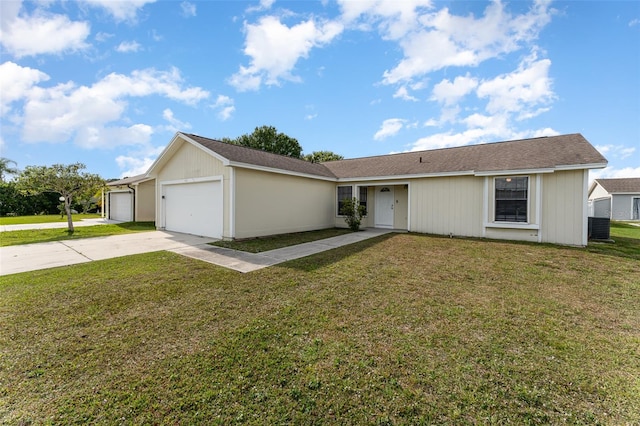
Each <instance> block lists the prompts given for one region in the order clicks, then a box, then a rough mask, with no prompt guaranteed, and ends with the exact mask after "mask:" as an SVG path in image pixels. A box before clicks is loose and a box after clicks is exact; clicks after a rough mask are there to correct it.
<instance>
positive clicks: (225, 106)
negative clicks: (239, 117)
mask: <svg viewBox="0 0 640 426" xmlns="http://www.w3.org/2000/svg"><path fill="white" fill-rule="evenodd" d="M211 107H212V108H213V109H217V110H218V118H219V119H220V120H222V121H227V120H228V119H230V118H231V116H232V115H233V113H234V112H235V110H236V107H235V106H234V101H233V99H231V98H230V97H228V96H224V95H218V97H217V98H216V102H215V103H214V104H213V105H211Z"/></svg>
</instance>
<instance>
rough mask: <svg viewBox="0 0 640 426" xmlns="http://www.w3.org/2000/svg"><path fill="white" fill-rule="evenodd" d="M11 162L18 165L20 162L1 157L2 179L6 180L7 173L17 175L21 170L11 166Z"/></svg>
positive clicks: (0, 173) (0, 175)
mask: <svg viewBox="0 0 640 426" xmlns="http://www.w3.org/2000/svg"><path fill="white" fill-rule="evenodd" d="M11 163H13V164H15V165H16V166H17V165H18V163H16V162H15V161H13V160H9V159H8V158H4V157H0V181H2V182H4V178H5V176H6V175H16V174H18V173H20V170H18V169H17V168H16V167H11Z"/></svg>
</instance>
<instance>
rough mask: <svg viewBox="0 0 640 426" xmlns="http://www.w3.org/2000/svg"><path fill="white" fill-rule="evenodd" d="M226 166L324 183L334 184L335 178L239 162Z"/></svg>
mask: <svg viewBox="0 0 640 426" xmlns="http://www.w3.org/2000/svg"><path fill="white" fill-rule="evenodd" d="M226 165H228V166H231V167H239V168H241V169H250V170H258V171H261V172H270V173H278V174H281V175H289V176H298V177H304V178H309V179H317V180H325V181H329V182H336V178H333V177H330V176H319V175H312V174H308V173H300V172H294V171H291V170H284V169H276V168H273V167H265V166H257V165H255V164H247V163H240V162H236V161H228V164H226Z"/></svg>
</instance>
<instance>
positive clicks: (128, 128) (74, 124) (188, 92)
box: [21, 68, 209, 148]
mask: <svg viewBox="0 0 640 426" xmlns="http://www.w3.org/2000/svg"><path fill="white" fill-rule="evenodd" d="M146 96H162V97H165V98H169V99H171V100H174V101H179V102H182V103H185V104H189V105H195V104H196V103H198V102H199V101H200V100H202V99H205V98H207V97H208V96H209V93H208V92H207V91H205V90H203V89H201V88H199V87H183V81H182V78H181V76H180V72H179V71H178V70H177V69H175V68H173V69H171V70H169V71H157V70H155V69H145V70H137V71H133V72H132V73H131V75H122V74H116V73H112V74H109V75H107V76H106V77H104V78H103V79H102V80H100V81H98V82H96V83H95V84H93V85H92V86H77V85H75V84H74V83H73V82H68V83H64V84H58V85H56V86H53V87H48V88H42V87H32V88H31V90H29V91H28V96H26V98H25V102H24V108H23V109H24V117H22V123H21V124H22V136H23V140H24V141H25V142H64V141H67V140H70V139H73V140H74V141H75V143H76V144H77V145H79V146H82V147H85V148H94V147H111V146H115V145H136V144H140V143H146V142H147V141H148V140H149V137H150V136H151V134H152V133H153V131H152V128H151V127H150V126H148V125H145V124H134V125H129V124H128V123H124V124H123V122H122V120H123V119H124V113H125V111H126V109H127V106H128V102H127V100H128V98H131V97H146Z"/></svg>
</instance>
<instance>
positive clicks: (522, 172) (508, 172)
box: [475, 169, 555, 176]
mask: <svg viewBox="0 0 640 426" xmlns="http://www.w3.org/2000/svg"><path fill="white" fill-rule="evenodd" d="M554 171H555V170H554V169H521V170H491V171H486V172H485V171H483V172H476V173H475V175H476V176H508V175H533V174H538V173H553V172H554Z"/></svg>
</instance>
